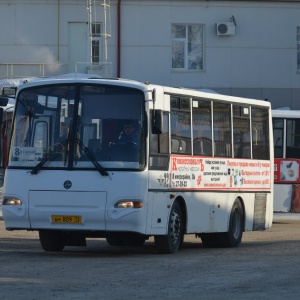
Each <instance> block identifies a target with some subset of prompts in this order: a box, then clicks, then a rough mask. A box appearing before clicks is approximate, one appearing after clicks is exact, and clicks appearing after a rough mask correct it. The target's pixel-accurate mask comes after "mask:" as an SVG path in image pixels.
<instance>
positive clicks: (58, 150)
mask: <svg viewBox="0 0 300 300" xmlns="http://www.w3.org/2000/svg"><path fill="white" fill-rule="evenodd" d="M68 142H69V140H68V139H65V140H64V141H62V142H61V143H59V144H57V145H55V147H53V149H52V150H51V151H50V152H49V153H48V154H47V155H46V156H45V157H44V158H43V159H42V160H41V161H40V162H39V163H38V164H37V165H36V166H35V167H34V168H33V169H32V170H31V171H30V173H31V174H32V175H36V174H37V173H38V172H39V171H40V170H41V168H42V167H43V165H44V164H45V163H46V162H47V161H48V160H55V159H56V158H57V157H58V156H59V155H60V154H61V153H62V151H63V147H64V145H65V144H67V143H68Z"/></svg>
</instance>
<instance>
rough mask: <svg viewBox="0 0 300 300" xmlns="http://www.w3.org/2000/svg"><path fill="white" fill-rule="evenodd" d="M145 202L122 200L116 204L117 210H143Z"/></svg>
mask: <svg viewBox="0 0 300 300" xmlns="http://www.w3.org/2000/svg"><path fill="white" fill-rule="evenodd" d="M142 207H143V202H142V201H139V200H121V201H118V202H117V203H116V204H115V208H142Z"/></svg>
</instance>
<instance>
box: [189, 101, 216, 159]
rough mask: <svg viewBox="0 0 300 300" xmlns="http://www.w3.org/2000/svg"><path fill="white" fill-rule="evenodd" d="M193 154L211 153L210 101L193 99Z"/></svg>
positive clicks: (207, 154)
mask: <svg viewBox="0 0 300 300" xmlns="http://www.w3.org/2000/svg"><path fill="white" fill-rule="evenodd" d="M193 150H194V152H193V153H194V155H206V156H210V155H212V126H211V103H210V101H205V100H195V99H193Z"/></svg>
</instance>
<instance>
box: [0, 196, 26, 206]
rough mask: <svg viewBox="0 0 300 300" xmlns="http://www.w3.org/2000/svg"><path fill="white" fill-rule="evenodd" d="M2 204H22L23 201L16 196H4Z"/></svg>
mask: <svg viewBox="0 0 300 300" xmlns="http://www.w3.org/2000/svg"><path fill="white" fill-rule="evenodd" d="M2 205H11V206H21V205H22V201H21V200H20V199H19V198H16V197H4V198H3V201H2Z"/></svg>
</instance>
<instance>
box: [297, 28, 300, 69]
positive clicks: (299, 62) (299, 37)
mask: <svg viewBox="0 0 300 300" xmlns="http://www.w3.org/2000/svg"><path fill="white" fill-rule="evenodd" d="M297 70H298V71H300V26H298V27H297Z"/></svg>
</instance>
